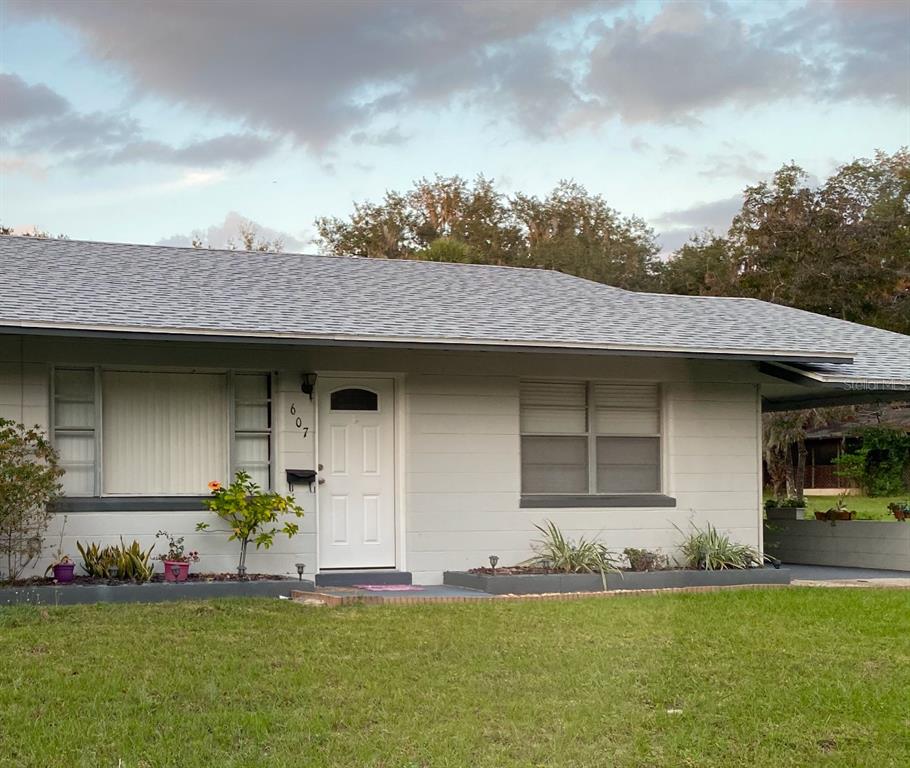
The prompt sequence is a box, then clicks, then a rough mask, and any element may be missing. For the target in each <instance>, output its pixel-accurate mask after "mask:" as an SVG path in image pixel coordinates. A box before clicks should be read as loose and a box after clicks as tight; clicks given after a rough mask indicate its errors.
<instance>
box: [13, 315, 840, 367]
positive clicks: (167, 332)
mask: <svg viewBox="0 0 910 768" xmlns="http://www.w3.org/2000/svg"><path fill="white" fill-rule="evenodd" d="M0 333H3V334H25V335H40V336H67V337H73V336H76V337H80V338H96V339H130V340H137V339H139V340H146V341H175V340H178V339H179V340H181V341H192V342H200V341H202V342H212V343H230V344H254V345H256V344H266V345H284V346H334V347H338V346H347V347H377V348H400V349H436V350H461V351H466V350H469V351H504V350H509V351H513V352H516V351H517V352H545V353H561V354H583V355H621V356H647V357H685V358H698V359H723V360H743V361H762V362H779V363H851V362H853V356H852V354H850V353H847V352H830V353H827V352H814V351H811V350H805V351H798V352H791V351H784V350H772V349H751V350H750V349H710V348H698V347H688V348H683V347H680V348H673V347H648V346H644V345H631V344H629V345H611V346H603V345H602V346H598V345H590V344H587V345H586V344H581V343H576V344H573V343H556V342H547V341H524V340H518V339H514V340H510V339H455V338H439V339H435V338H416V337H415V338H396V337H381V336H362V337H358V336H345V335H333V334H326V335H309V336H305V335H299V334H286V333H271V332H263V333H254V332H234V333H225V332H224V331H216V330H209V329H177V328H160V329H159V328H156V329H149V328H136V327H115V326H111V327H87V326H78V325H69V326H63V325H51V324H39V323H10V322H7V323H2V324H0Z"/></svg>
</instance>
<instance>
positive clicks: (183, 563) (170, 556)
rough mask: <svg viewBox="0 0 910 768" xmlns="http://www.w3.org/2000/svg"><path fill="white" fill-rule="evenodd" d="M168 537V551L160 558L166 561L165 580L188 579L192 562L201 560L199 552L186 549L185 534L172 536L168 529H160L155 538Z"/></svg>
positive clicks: (159, 557)
mask: <svg viewBox="0 0 910 768" xmlns="http://www.w3.org/2000/svg"><path fill="white" fill-rule="evenodd" d="M162 536H163V537H164V538H165V539H167V552H166V553H165V554H163V555H159V556H158V559H159V560H161V561H162V563H164V580H165V581H186V578H187V576H188V575H189V572H190V563H198V562H199V553H198V552H197V551H196V550H195V549H191V550H190V551H189V552H187V551H186V547H185V546H184V544H183V539H184V537H183V536H171V534H169V533H168V532H167V531H158V533H156V534H155V538H156V539H157V538H160V537H162Z"/></svg>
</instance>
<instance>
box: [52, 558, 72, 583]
mask: <svg viewBox="0 0 910 768" xmlns="http://www.w3.org/2000/svg"><path fill="white" fill-rule="evenodd" d="M75 570H76V564H75V563H57V565H55V566H54V581H56V582H57V583H58V584H70V583H71V582H72V581H73V579H74V578H75V576H74V575H73V572H74V571H75Z"/></svg>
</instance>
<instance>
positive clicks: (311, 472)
mask: <svg viewBox="0 0 910 768" xmlns="http://www.w3.org/2000/svg"><path fill="white" fill-rule="evenodd" d="M286 475H287V479H288V485H289V486H291V488H293V487H294V486H295V485H302V484H303V483H306V484H307V485H308V486H309V487H310V490H311V491H312V490H313V483H315V482H316V470H315V469H288V470H286Z"/></svg>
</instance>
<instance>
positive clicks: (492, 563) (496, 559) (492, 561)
mask: <svg viewBox="0 0 910 768" xmlns="http://www.w3.org/2000/svg"><path fill="white" fill-rule="evenodd" d="M498 562H499V555H490V568H492V569H493V573H496V564H497V563H498Z"/></svg>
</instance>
